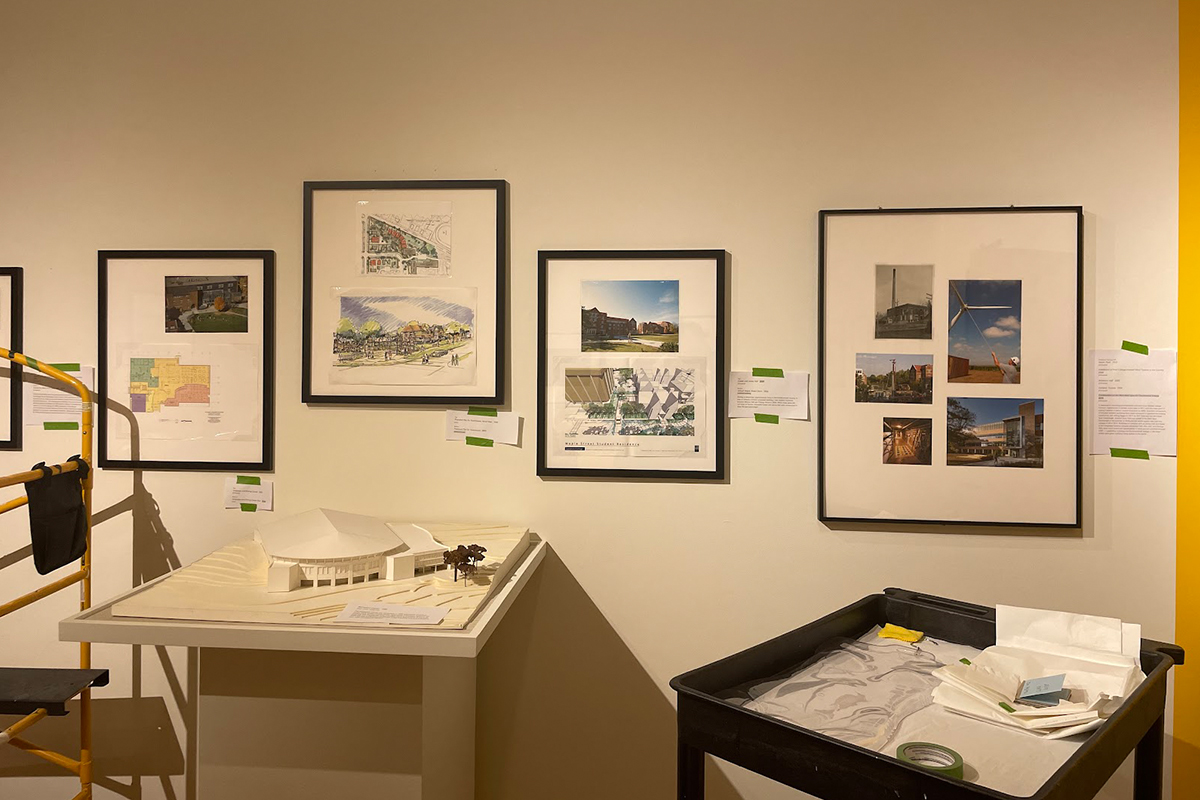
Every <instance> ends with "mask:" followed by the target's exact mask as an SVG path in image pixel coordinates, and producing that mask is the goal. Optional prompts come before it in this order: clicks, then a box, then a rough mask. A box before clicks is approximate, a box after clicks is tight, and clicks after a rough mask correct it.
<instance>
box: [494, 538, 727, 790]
mask: <svg viewBox="0 0 1200 800" xmlns="http://www.w3.org/2000/svg"><path fill="white" fill-rule="evenodd" d="M477 680H478V705H477V712H476V713H477V715H478V717H477V728H476V733H475V752H476V758H475V767H476V775H475V786H476V790H475V796H476V800H561V798H563V797H570V798H571V800H612V799H613V798H618V797H655V798H671V797H675V756H676V743H675V709H674V707H673V706H672V705H671V703H670V702H669V701H668V700H667V698H666V696H664V694H663V693H662V690H660V689H659V687H658V686H656V685H655V684H654V681H653V680H652V679H651V678H650V676H649V675H647V674H646V672H645V671H644V670H643V669H642V667H641V665H640V664H639V663H638V661H637V659H636V658H635V657H634V655H633V653H631V652H630V651H629V649H628V648H627V647H626V646H625V643H624V642H622V641H621V638H620V637H619V636H618V635H617V632H616V631H615V630H613V628H612V626H610V625H609V624H608V621H607V620H605V618H604V615H603V614H601V613H600V610H599V609H598V608H596V606H595V605H594V604H593V603H592V601H591V599H590V598H588V596H587V593H586V592H584V590H583V588H582V587H581V586H580V585H579V584H578V583H577V582H576V581H575V578H574V577H573V576H572V575H571V573H570V572H569V571H568V570H567V568H566V566H565V565H564V564H563V562H562V561H561V560H560V559H559V558H558V556H557V555H556V554H555V553H554V551H553V550H550V551H549V552H548V553H547V554H546V559H545V561H544V562H543V563H542V565H541V567H540V569H538V571H537V573H535V574H534V576H533V577H532V578H531V579H530V583H529V585H528V586H526V587H525V590H524V591H523V592H522V593H521V595H520V596H519V597H518V598H517V600H516V602H515V603H514V604H513V607H512V608H511V609H509V612H508V614H507V615H506V616H505V618H504V621H503V622H502V623H501V625H500V627H499V628H498V629H497V630H496V633H495V634H494V635H493V636H492V638H491V640H490V641H489V642H488V644H487V646H486V647H484V649H483V652H482V653H481V654H480V656H479V664H478V679H477ZM707 772H708V775H707V784H708V785H707V794H706V797H707V798H708V800H741V795H739V794H738V793H737V791H736V790H735V789H734V788H733V786H732V784H730V783H729V781H728V779H726V778H725V776H724V774H722V773H721V772H720V770H719V769H717V767H716V766H715V764H713V763H712V761H711V759H710V761H709V764H708V770H707Z"/></svg>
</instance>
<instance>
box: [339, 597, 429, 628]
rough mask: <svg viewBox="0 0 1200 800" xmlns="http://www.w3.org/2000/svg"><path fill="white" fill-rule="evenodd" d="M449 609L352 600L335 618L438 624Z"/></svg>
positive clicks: (351, 620)
mask: <svg viewBox="0 0 1200 800" xmlns="http://www.w3.org/2000/svg"><path fill="white" fill-rule="evenodd" d="M449 611H450V610H449V609H448V608H427V607H425V606H406V605H401V604H400V603H365V602H362V601H359V600H351V601H350V602H349V603H347V604H346V607H345V608H344V609H342V613H340V614H338V615H337V617H335V618H334V619H335V621H337V622H374V623H383V624H385V625H437V624H438V623H439V622H441V621H442V620H443V619H445V618H446V614H447V613H449Z"/></svg>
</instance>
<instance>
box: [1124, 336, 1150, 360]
mask: <svg viewBox="0 0 1200 800" xmlns="http://www.w3.org/2000/svg"><path fill="white" fill-rule="evenodd" d="M1121 349H1122V350H1128V351H1129V352H1131V353H1141V354H1142V355H1144V356H1148V355H1150V348H1149V347H1147V346H1146V345H1144V344H1138V343H1137V342H1131V341H1128V340H1126V341H1123V342H1121Z"/></svg>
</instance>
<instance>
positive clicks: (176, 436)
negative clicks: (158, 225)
mask: <svg viewBox="0 0 1200 800" xmlns="http://www.w3.org/2000/svg"><path fill="white" fill-rule="evenodd" d="M99 267H100V308H99V320H100V338H99V341H100V365H99V367H100V368H99V374H98V376H97V388H98V390H99V391H98V395H99V403H100V409H99V415H98V416H99V420H100V426H99V433H100V445H99V465H100V466H101V467H102V468H106V469H145V470H196V471H227V470H241V471H247V472H265V471H269V470H271V469H272V461H273V453H274V407H275V406H274V386H275V376H274V370H275V253H274V251H271V250H101V251H100V253H99Z"/></svg>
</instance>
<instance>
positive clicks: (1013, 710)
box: [1000, 703, 1016, 714]
mask: <svg viewBox="0 0 1200 800" xmlns="http://www.w3.org/2000/svg"><path fill="white" fill-rule="evenodd" d="M1000 707H1001V708H1003V709H1004V710H1005V711H1007V712H1008V713H1010V714H1012V713H1013V712H1015V711H1016V709H1015V708H1013V707H1012V706H1010V705H1009V704H1008V703H1001V704H1000Z"/></svg>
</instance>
